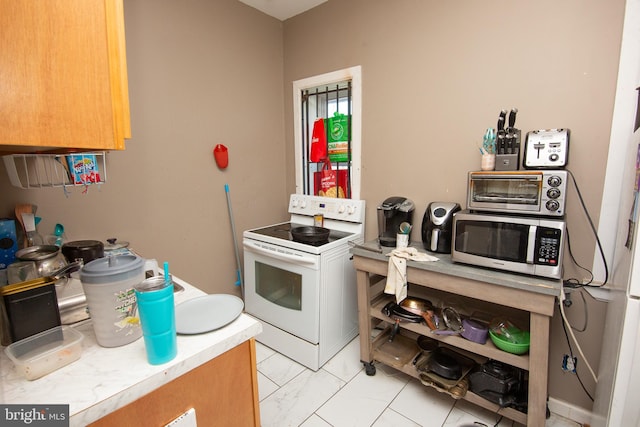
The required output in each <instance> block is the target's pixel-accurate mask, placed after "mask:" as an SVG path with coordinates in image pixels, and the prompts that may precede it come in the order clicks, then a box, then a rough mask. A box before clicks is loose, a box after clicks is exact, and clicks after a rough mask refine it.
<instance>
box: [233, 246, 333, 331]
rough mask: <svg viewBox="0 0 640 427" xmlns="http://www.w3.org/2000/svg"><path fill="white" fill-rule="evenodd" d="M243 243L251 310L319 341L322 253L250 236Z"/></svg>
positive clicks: (250, 312) (246, 295)
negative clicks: (318, 253) (296, 249)
mask: <svg viewBox="0 0 640 427" xmlns="http://www.w3.org/2000/svg"><path fill="white" fill-rule="evenodd" d="M243 246H244V249H245V251H244V288H245V289H244V293H245V308H246V311H247V313H249V314H251V315H253V316H255V317H257V318H258V319H260V320H263V321H265V322H268V323H270V324H271V325H273V326H276V327H278V328H280V329H282V330H284V331H286V332H289V333H291V334H293V335H296V336H297V337H299V338H302V339H304V340H306V341H309V342H311V343H314V344H317V343H318V341H319V329H320V326H319V322H320V309H319V298H320V297H319V295H320V289H319V288H320V268H319V267H320V256H319V255H313V254H308V253H304V252H300V251H295V250H292V249H288V248H282V247H279V246H275V245H270V244H266V243H262V242H258V241H254V240H250V239H244V240H243Z"/></svg>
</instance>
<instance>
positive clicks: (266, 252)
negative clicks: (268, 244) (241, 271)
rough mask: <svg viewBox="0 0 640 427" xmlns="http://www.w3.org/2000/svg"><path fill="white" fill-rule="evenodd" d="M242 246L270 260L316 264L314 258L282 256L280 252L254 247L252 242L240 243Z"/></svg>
mask: <svg viewBox="0 0 640 427" xmlns="http://www.w3.org/2000/svg"><path fill="white" fill-rule="evenodd" d="M242 245H243V246H244V248H245V249H248V250H250V251H252V252H255V253H258V254H261V255H265V256H268V257H271V258H277V259H281V260H284V261H293V262H295V263H298V264H315V263H316V258H315V257H314V256H305V255H289V254H284V253H282V252H276V251H272V250H269V249H265V248H263V247H261V246H259V245H256V244H255V243H253V242H248V241H246V240H245V241H244V242H242Z"/></svg>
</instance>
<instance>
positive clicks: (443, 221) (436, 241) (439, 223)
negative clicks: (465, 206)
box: [422, 202, 460, 254]
mask: <svg viewBox="0 0 640 427" xmlns="http://www.w3.org/2000/svg"><path fill="white" fill-rule="evenodd" d="M459 210H460V205H459V204H458V203H454V202H431V203H429V206H427V210H426V211H425V213H424V217H423V218H422V244H423V245H424V248H425V249H426V250H428V251H431V252H438V253H443V254H448V253H451V235H452V230H453V214H454V213H456V212H458V211H459Z"/></svg>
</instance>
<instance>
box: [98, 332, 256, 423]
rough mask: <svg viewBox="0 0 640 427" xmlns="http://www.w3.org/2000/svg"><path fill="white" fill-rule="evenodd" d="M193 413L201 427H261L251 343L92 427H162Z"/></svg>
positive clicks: (244, 344) (253, 350) (142, 398)
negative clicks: (183, 415)
mask: <svg viewBox="0 0 640 427" xmlns="http://www.w3.org/2000/svg"><path fill="white" fill-rule="evenodd" d="M190 408H195V411H196V419H197V421H198V426H203V427H204V426H207V427H209V426H220V427H227V426H239V427H240V426H247V427H248V426H255V427H257V426H259V425H260V407H259V403H258V381H257V371H256V352H255V340H254V339H253V338H252V339H250V340H249V341H245V342H243V343H242V344H240V345H238V346H237V347H234V348H232V349H231V350H229V351H227V352H226V353H223V354H221V355H220V356H218V357H216V358H215V359H212V360H211V361H209V362H207V363H205V364H203V365H201V366H199V367H197V368H195V369H193V370H192V371H190V372H187V373H186V374H184V375H183V376H181V377H179V378H176V379H175V380H173V381H171V382H169V383H167V384H166V385H164V386H162V387H160V388H158V389H157V390H154V391H152V392H151V393H149V394H147V395H146V396H143V397H141V398H140V399H138V400H136V401H135V402H133V403H130V404H129V405H127V406H124V407H123V408H121V409H118V410H117V411H115V412H113V413H111V414H109V415H107V416H105V417H103V418H101V419H99V420H98V421H96V422H94V423H92V424H90V427H100V426H105V427H107V426H108V427H111V426H143V425H144V426H164V425H166V424H168V423H170V422H171V421H173V420H174V419H176V418H177V417H179V416H180V415H182V414H183V413H184V412H186V411H187V410H189V409H190Z"/></svg>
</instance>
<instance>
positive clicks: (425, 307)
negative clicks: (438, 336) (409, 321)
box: [400, 297, 437, 330]
mask: <svg viewBox="0 0 640 427" xmlns="http://www.w3.org/2000/svg"><path fill="white" fill-rule="evenodd" d="M400 306H401V307H402V308H404V309H405V310H407V311H409V312H411V313H413V314H417V315H418V316H422V318H423V319H424V321H425V322H426V324H427V326H428V327H429V329H431V330H434V329H437V326H436V323H435V321H434V319H433V316H434V315H433V304H431V301H429V300H426V299H422V298H415V297H407V298H405V299H403V300H402V301H401V302H400Z"/></svg>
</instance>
